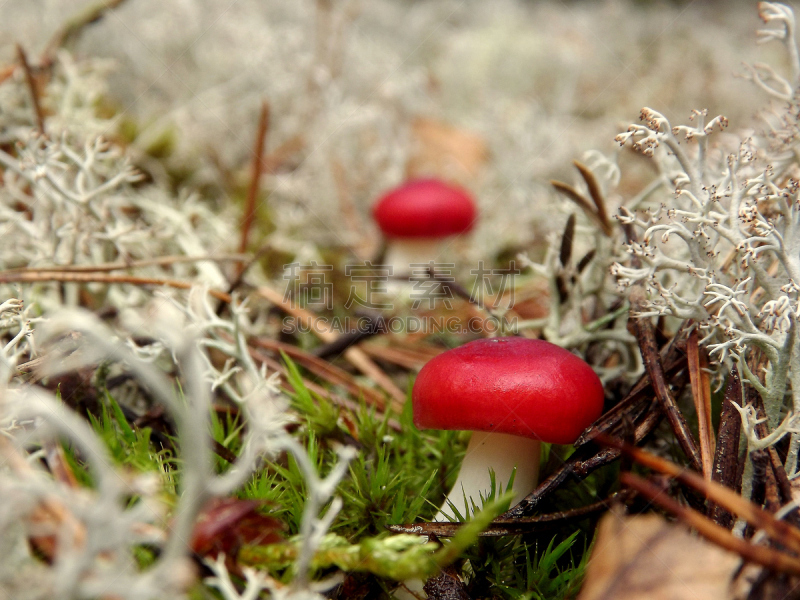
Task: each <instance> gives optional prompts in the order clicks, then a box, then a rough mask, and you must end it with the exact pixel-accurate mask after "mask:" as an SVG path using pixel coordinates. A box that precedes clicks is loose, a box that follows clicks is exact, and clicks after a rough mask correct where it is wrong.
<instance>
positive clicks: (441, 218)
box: [372, 179, 477, 274]
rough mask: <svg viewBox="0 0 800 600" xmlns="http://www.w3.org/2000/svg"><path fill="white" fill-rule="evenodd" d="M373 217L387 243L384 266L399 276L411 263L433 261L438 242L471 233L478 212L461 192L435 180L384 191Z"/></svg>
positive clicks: (416, 182) (463, 192)
mask: <svg viewBox="0 0 800 600" xmlns="http://www.w3.org/2000/svg"><path fill="white" fill-rule="evenodd" d="M372 214H373V217H374V218H375V221H376V222H377V223H378V227H380V229H381V231H382V232H383V234H384V235H385V236H386V238H387V239H388V240H389V248H388V253H387V256H386V264H388V265H391V266H392V267H393V268H394V273H395V274H400V273H407V272H408V271H409V270H410V268H409V265H411V264H415V263H428V262H429V261H431V260H436V258H437V255H438V253H437V245H438V243H439V241H441V240H442V239H443V238H446V237H449V236H452V235H459V234H462V233H467V232H468V231H470V230H471V229H472V226H473V224H474V222H475V219H476V217H477V209H476V207H475V202H474V201H473V200H472V198H471V197H470V195H469V194H468V193H467V192H466V191H464V190H463V189H461V188H459V187H455V186H453V185H450V184H447V183H443V182H441V181H439V180H437V179H417V180H414V181H408V182H406V183H404V184H403V185H401V186H400V187H397V188H395V189H393V190H391V191H389V192H387V193H386V194H385V195H384V196H382V197H381V198H380V199H379V200H378V202H377V203H376V204H375V207H374V208H373V211H372Z"/></svg>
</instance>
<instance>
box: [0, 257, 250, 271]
mask: <svg viewBox="0 0 800 600" xmlns="http://www.w3.org/2000/svg"><path fill="white" fill-rule="evenodd" d="M248 256H249V255H247V254H220V255H219V256H159V257H158V258H149V259H145V260H131V261H121V262H115V263H101V264H98V265H52V266H49V267H21V268H18V269H8V270H7V271H2V272H0V275H4V274H8V273H105V272H108V271H128V270H131V269H141V268H144V267H156V266H160V267H163V266H167V265H174V264H178V263H190V262H203V261H209V262H229V261H238V260H243V259H245V258H247V257H248Z"/></svg>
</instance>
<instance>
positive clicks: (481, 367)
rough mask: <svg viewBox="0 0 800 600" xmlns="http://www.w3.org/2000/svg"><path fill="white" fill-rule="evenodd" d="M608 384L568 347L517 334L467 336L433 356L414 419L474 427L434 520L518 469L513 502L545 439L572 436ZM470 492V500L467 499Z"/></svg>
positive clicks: (465, 510) (415, 397) (422, 377)
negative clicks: (466, 339) (469, 339)
mask: <svg viewBox="0 0 800 600" xmlns="http://www.w3.org/2000/svg"><path fill="white" fill-rule="evenodd" d="M603 396H604V394H603V385H602V384H601V382H600V379H599V378H598V377H597V375H596V374H595V372H594V371H593V370H592V368H591V367H590V366H589V365H588V364H586V363H585V362H584V361H583V360H581V359H580V358H578V357H577V356H575V355H574V354H572V353H571V352H569V351H567V350H565V349H564V348H561V347H559V346H556V345H554V344H551V343H550V342H545V341H543V340H531V339H526V338H518V337H506V338H492V339H483V340H477V341H474V342H470V343H468V344H465V345H464V346H461V347H459V348H455V349H454V350H450V351H448V352H445V353H443V354H440V355H439V356H437V357H436V358H434V359H433V360H431V361H430V362H428V363H427V364H426V365H425V366H424V367H423V368H422V370H421V371H420V373H419V375H418V376H417V380H416V382H415V383H414V389H413V392H412V402H413V407H414V424H415V425H416V426H417V427H420V428H428V429H467V430H471V431H474V432H475V433H473V435H472V439H471V440H470V442H469V446H468V447H467V452H466V456H465V457H464V462H463V463H462V465H461V471H460V472H459V474H458V479H457V481H456V484H455V486H454V487H453V490H452V491H451V492H450V495H449V496H448V498H447V500H446V501H445V503H444V505H443V506H442V508H441V509H440V510H439V513H438V514H437V515H436V517H435V518H434V520H436V521H441V520H446V519H449V518H453V517H454V516H455V515H453V513H452V511H451V509H450V504H451V503H452V506H454V507H455V508H456V510H457V511H458V512H459V513H460V514H461V515H462V516H463V517H466V516H468V515H469V514H470V512H471V510H469V508H471V505H472V503H473V502H474V503H475V504H476V505H478V506H480V504H481V500H480V496H481V495H483V496H484V497H485V496H487V495H488V493H489V491H490V487H491V483H490V475H489V470H490V469H492V470H493V471H494V473H495V481H496V484H497V486H498V487H499V486H503V487H504V486H505V485H506V482H508V480H509V479H510V477H511V474H512V473H513V472H514V469H516V475H515V478H514V503H516V502H519V501H520V500H522V498H524V497H525V496H527V495H528V494H529V493H530V492H531V491H533V489H534V487H535V486H536V482H537V478H538V475H539V445H540V442H550V443H554V444H570V443H572V442H574V441H575V439H576V438H577V437H578V435H580V433H581V432H582V431H583V430H584V429H585V428H586V427H588V426H589V425H590V424H591V423H592V422H594V420H595V419H597V417H599V416H600V413H601V412H602V410H603ZM465 496H466V498H467V499H468V500H467V505H466V506H465V505H464V497H465Z"/></svg>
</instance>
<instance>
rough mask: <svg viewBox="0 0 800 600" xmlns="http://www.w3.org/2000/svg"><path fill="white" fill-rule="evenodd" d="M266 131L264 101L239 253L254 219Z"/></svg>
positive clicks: (243, 214)
mask: <svg viewBox="0 0 800 600" xmlns="http://www.w3.org/2000/svg"><path fill="white" fill-rule="evenodd" d="M267 131H269V104H267V102H266V100H265V101H263V102H262V103H261V112H260V113H259V116H258V129H257V130H256V140H255V146H254V147H253V164H252V167H251V168H252V171H251V174H250V187H248V188H247V200H246V202H245V206H244V211H243V212H242V224H241V234H240V235H241V237H240V240H239V252H241V253H244V252H246V251H247V242H248V240H249V239H250V230H251V229H252V227H253V222H254V221H255V218H256V200H257V199H258V192H259V191H260V189H261V174H262V173H263V172H264V164H263V163H264V147H265V145H266V138H267ZM243 269H244V263H240V264H239V268H238V271H237V273H241V272H242V270H243Z"/></svg>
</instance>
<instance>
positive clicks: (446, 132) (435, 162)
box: [406, 118, 489, 184]
mask: <svg viewBox="0 0 800 600" xmlns="http://www.w3.org/2000/svg"><path fill="white" fill-rule="evenodd" d="M411 137H412V148H411V152H410V155H409V157H408V161H407V162H406V178H407V179H415V178H419V177H431V176H437V177H442V178H444V179H446V180H451V181H455V182H458V183H462V184H470V183H472V182H473V181H474V180H475V179H476V178H477V177H478V176H479V175H480V173H481V171H482V170H483V167H484V166H485V165H486V163H487V162H488V160H489V150H488V148H487V147H486V142H484V141H483V138H481V137H480V136H478V135H475V134H474V133H472V132H469V131H464V130H463V129H458V128H456V127H453V126H452V125H448V124H446V123H441V122H439V121H435V120H433V119H424V118H417V119H415V120H414V122H413V123H412V124H411Z"/></svg>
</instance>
